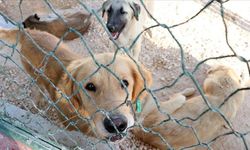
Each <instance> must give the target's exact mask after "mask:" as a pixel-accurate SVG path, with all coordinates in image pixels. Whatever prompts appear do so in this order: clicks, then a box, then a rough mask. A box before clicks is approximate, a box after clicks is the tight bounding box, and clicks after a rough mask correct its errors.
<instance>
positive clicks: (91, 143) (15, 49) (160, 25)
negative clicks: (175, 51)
mask: <svg viewBox="0 0 250 150" xmlns="http://www.w3.org/2000/svg"><path fill="white" fill-rule="evenodd" d="M77 1H78V3H79V4H80V5H81V7H83V8H84V9H85V10H87V11H88V12H89V13H90V14H92V17H94V18H96V19H97V21H98V23H100V25H101V26H102V27H103V28H104V30H105V32H106V33H107V34H108V35H109V36H111V34H110V32H109V31H108V29H107V28H106V25H105V22H104V21H103V18H102V17H100V12H99V10H96V9H93V8H91V7H90V6H88V5H87V4H86V2H84V0H77ZM140 1H141V3H142V6H143V7H144V8H145V9H146V11H147V13H148V14H149V16H150V18H151V19H152V20H153V21H154V25H152V26H150V27H148V28H146V29H144V30H143V31H141V33H140V34H139V35H138V36H137V37H136V38H135V39H134V41H133V43H132V44H131V45H128V48H126V47H120V46H119V45H118V44H117V43H116V41H115V40H112V42H113V43H114V45H115V46H116V47H117V49H116V51H115V53H114V57H113V59H112V60H110V64H113V63H114V61H115V60H116V57H117V54H118V52H119V51H123V52H124V53H126V54H127V55H128V56H129V57H130V59H131V60H133V62H134V63H135V64H136V66H137V69H138V70H139V72H140V74H141V76H142V78H143V81H144V89H143V90H142V91H141V92H140V93H139V95H138V96H137V97H139V96H140V95H141V94H142V93H143V92H144V91H147V92H148V93H149V94H150V95H151V97H152V98H153V99H154V101H155V104H156V105H157V108H158V110H159V112H161V113H162V114H164V115H166V119H165V120H163V121H162V122H161V123H160V124H159V125H161V124H166V123H168V122H172V121H173V122H176V123H177V124H178V125H179V126H182V127H185V128H190V129H191V130H192V131H193V134H194V135H195V136H196V140H197V144H195V145H192V146H188V147H183V148H182V149H191V148H194V147H199V146H202V147H204V148H207V149H212V147H211V145H212V144H213V143H214V142H215V141H217V140H218V139H220V138H222V137H225V136H229V135H234V136H236V137H237V138H239V139H241V140H242V143H243V145H244V147H245V149H247V150H248V149H249V144H248V143H247V142H246V136H247V135H249V134H250V131H245V132H239V131H238V130H236V129H235V128H234V127H233V126H232V124H231V122H230V121H229V119H228V118H227V117H226V116H225V115H224V114H223V112H221V110H220V108H221V107H222V106H223V105H224V104H225V103H226V102H227V101H229V99H230V97H232V96H233V95H235V94H236V93H238V92H241V91H246V90H250V87H244V88H240V89H237V90H235V91H234V92H233V93H231V94H230V95H229V96H228V97H226V98H225V99H224V102H223V103H222V104H221V105H220V106H219V107H218V108H216V107H214V106H212V105H211V104H210V102H209V100H208V99H207V97H206V96H205V94H204V91H203V89H202V88H201V85H200V84H199V83H198V81H197V79H196V78H195V76H194V73H195V72H197V70H199V68H200V67H201V66H202V65H203V64H204V63H205V62H207V61H209V60H220V59H224V58H237V59H238V60H240V61H241V62H242V63H245V66H246V68H247V70H248V74H249V75H250V67H249V62H250V60H247V59H246V58H244V57H243V56H240V55H238V54H237V53H236V51H235V50H234V49H233V47H232V46H231V45H230V42H229V37H228V36H229V35H228V26H227V21H226V19H225V12H224V10H225V9H224V3H227V2H228V0H227V1H223V0H210V1H208V2H207V3H206V4H205V5H204V7H203V8H202V9H200V10H199V11H198V12H197V13H195V14H194V15H193V16H191V17H190V18H189V19H187V20H185V21H183V22H180V23H177V24H174V25H167V24H165V23H161V22H160V21H158V20H157V19H156V18H154V16H153V14H151V12H150V10H147V8H146V6H145V5H144V1H143V0H140ZM22 2H23V0H20V1H19V5H18V6H19V13H20V15H21V20H23V19H24V17H23V10H22V7H21V6H22ZM44 2H45V4H46V5H47V6H48V8H49V9H50V10H51V11H52V12H53V13H54V14H55V15H56V16H57V17H58V18H60V19H61V20H62V21H63V22H64V23H65V20H64V18H63V16H61V15H60V14H59V13H57V10H56V9H55V8H54V6H53V4H52V3H51V1H49V0H44ZM214 3H217V4H219V6H220V16H221V21H222V23H223V25H224V30H225V32H224V33H225V42H226V44H227V46H228V48H229V49H230V50H231V54H229V55H223V56H217V57H210V58H206V59H204V60H202V61H200V62H198V64H197V65H196V66H195V67H194V69H193V70H191V71H189V70H188V69H187V66H186V64H185V60H184V58H185V54H184V48H183V46H182V44H181V42H179V40H178V39H177V38H176V36H175V35H174V33H173V32H172V29H174V28H178V27H180V26H182V25H184V24H188V23H189V22H190V21H191V20H193V19H194V18H196V17H199V15H200V14H201V13H202V12H203V11H205V10H206V9H207V8H209V7H210V6H211V5H212V4H214ZM0 15H1V16H2V17H4V19H5V20H6V21H7V22H10V23H12V24H13V25H14V26H16V27H17V28H18V29H19V30H21V31H22V32H23V33H25V35H26V36H28V37H29V38H30V39H31V41H32V42H33V43H34V45H35V46H36V47H37V48H38V49H39V50H40V51H41V52H42V53H43V54H45V56H46V57H44V59H43V62H42V63H41V64H43V66H41V67H40V68H39V69H37V68H36V67H33V68H32V69H34V70H35V72H36V74H39V76H41V77H43V78H44V79H46V80H47V81H48V82H49V83H50V85H51V86H52V87H53V88H54V90H56V91H58V92H59V93H60V94H61V98H59V99H56V100H52V99H51V97H50V96H48V94H47V93H45V92H43V91H44V90H43V89H42V88H41V87H39V86H38V84H37V79H34V78H32V77H31V76H30V75H29V74H27V73H26V72H25V70H24V69H23V67H22V66H21V65H20V64H18V63H17V62H16V60H15V59H14V58H13V54H14V53H17V54H19V55H20V57H22V59H24V60H26V61H27V63H29V64H30V65H31V66H32V63H31V62H30V61H29V60H28V59H27V58H25V56H23V55H22V54H21V52H20V50H19V49H18V47H17V43H16V44H14V45H10V44H8V43H6V42H5V41H2V40H1V41H0V43H1V44H3V45H4V46H5V47H8V48H10V49H12V53H11V55H6V54H4V53H1V52H0V58H1V59H5V62H11V63H13V64H14V65H15V66H16V67H17V68H18V70H20V71H21V72H23V74H24V75H25V76H26V77H27V78H28V79H29V81H30V84H32V85H33V86H35V87H36V88H37V89H39V92H40V93H42V95H43V97H44V98H45V99H46V101H47V102H48V107H47V108H46V109H43V110H42V109H39V108H38V107H37V106H36V104H35V103H34V102H33V101H32V100H31V99H29V101H30V102H31V103H32V105H33V106H34V107H35V109H36V111H37V112H36V113H37V114H38V115H40V116H43V117H46V119H47V120H49V122H54V121H53V120H52V119H51V118H50V117H47V116H46V115H45V114H46V113H47V112H48V111H49V110H50V109H51V108H54V109H56V111H57V112H58V113H59V114H60V115H61V116H63V118H64V120H65V121H64V122H67V123H68V125H67V126H65V127H62V128H58V129H56V130H53V131H49V132H48V133H47V136H48V137H49V138H50V139H52V141H53V142H55V143H57V144H59V143H60V141H57V139H56V136H57V135H56V134H57V133H58V132H61V133H64V136H65V137H67V138H68V139H71V140H70V141H71V142H73V143H74V144H75V147H74V149H82V148H83V149H85V148H86V147H90V148H94V147H96V145H97V144H99V143H104V144H105V145H107V147H108V148H110V149H114V147H113V146H112V145H111V144H110V142H109V141H108V140H107V139H101V140H96V141H95V140H93V139H92V138H91V137H87V136H84V137H85V140H86V141H87V144H86V145H85V147H82V146H79V143H77V142H76V141H74V139H73V138H72V137H71V136H69V135H68V134H67V130H68V128H69V127H70V126H74V127H75V129H77V131H79V132H81V131H80V129H79V128H78V126H77V124H78V123H80V122H87V123H88V124H89V125H90V124H91V123H90V121H91V119H93V118H94V117H95V115H96V114H97V113H102V114H103V115H104V116H106V117H108V118H109V115H108V114H109V113H110V112H112V111H115V110H117V109H119V108H120V107H121V106H123V105H129V106H130V107H131V108H133V105H134V104H133V103H132V101H130V100H128V97H129V94H131V93H129V92H128V90H127V89H125V91H126V94H127V96H126V98H125V100H124V102H123V103H121V104H120V105H119V106H117V107H116V108H114V109H112V110H109V111H107V110H104V109H102V108H99V107H98V106H97V105H96V103H95V101H94V100H93V99H92V98H91V96H90V95H88V92H87V91H86V89H85V88H84V86H83V85H84V83H86V81H87V80H88V79H89V78H91V77H93V76H94V75H95V74H96V73H97V72H98V71H99V70H100V69H105V70H106V71H107V72H109V73H110V74H111V75H113V76H114V77H115V78H116V79H117V80H118V81H122V80H121V78H120V77H119V76H117V75H116V73H115V72H113V71H112V70H111V69H110V68H109V67H108V65H110V64H108V65H105V64H102V63H100V62H98V60H97V59H96V56H95V54H94V52H93V50H92V49H91V48H90V46H89V43H88V42H87V39H86V37H85V36H83V35H82V34H81V33H80V32H78V31H77V30H76V29H74V28H69V30H68V31H67V32H65V33H64V35H63V36H62V37H61V38H60V40H59V42H58V43H57V46H56V47H55V48H54V49H53V50H52V51H50V52H49V53H47V52H46V51H45V50H44V49H43V48H42V47H40V46H39V45H38V44H37V43H36V41H34V40H33V39H32V36H31V35H29V33H28V32H26V30H24V28H23V26H22V24H21V23H20V22H15V21H14V20H12V19H10V18H9V17H8V16H7V15H6V14H4V13H3V12H0ZM152 28H163V29H165V30H167V31H168V33H169V34H170V35H171V37H172V38H173V40H174V41H175V42H176V44H177V45H178V47H179V53H180V56H181V60H180V64H181V70H182V72H181V74H180V75H179V76H178V77H177V78H176V79H175V80H173V81H172V82H171V83H170V84H169V85H164V86H162V87H159V88H155V89H152V88H150V87H148V85H147V84H146V83H147V82H146V78H145V77H144V76H143V74H142V71H141V67H140V65H139V64H138V62H137V61H135V60H134V59H133V57H131V56H130V54H129V51H130V49H131V48H132V47H133V46H134V44H135V43H136V42H137V40H138V39H139V37H140V36H142V34H143V33H145V32H147V31H148V30H150V29H152ZM70 32H74V33H76V34H77V35H78V36H79V38H80V40H81V44H82V45H83V46H84V48H85V49H86V50H87V51H88V53H89V55H90V57H91V58H92V60H93V62H94V63H95V64H96V65H97V66H98V67H97V69H96V70H95V71H94V72H93V73H92V74H91V75H89V76H88V77H87V78H85V79H84V80H82V81H81V82H79V81H77V80H76V79H75V78H74V77H73V76H72V74H71V73H70V72H68V71H67V69H66V67H65V66H64V65H63V63H62V61H61V60H60V59H58V58H57V57H56V55H55V52H56V51H57V49H58V46H59V44H60V43H62V42H63V39H64V38H65V36H67V35H68V34H69V33H70ZM90 32H91V31H90ZM19 38H20V37H19V36H18V37H17V41H18V40H19ZM49 58H53V59H55V60H56V61H57V62H58V64H59V66H60V67H61V68H62V69H63V71H64V72H65V73H66V74H67V76H68V77H69V78H70V80H72V81H73V83H74V84H75V85H77V86H78V87H79V88H78V89H77V90H75V91H74V92H73V93H71V95H67V94H65V93H63V92H62V91H60V89H59V88H58V87H57V86H56V85H55V84H54V83H53V82H52V81H51V80H50V79H49V77H47V76H46V75H45V73H44V71H45V70H44V69H45V68H46V66H47V65H49V64H48V59H49ZM1 65H2V64H1ZM184 76H185V77H188V78H190V79H191V80H192V82H193V83H194V85H195V87H196V88H197V89H198V92H199V94H200V95H201V96H202V98H203V100H204V102H205V103H206V105H207V109H206V110H205V111H204V112H202V113H201V114H200V115H199V116H198V117H196V118H190V117H185V118H182V119H176V118H174V117H173V116H171V114H169V113H167V112H166V110H162V108H161V106H160V104H159V101H160V100H159V99H158V98H157V96H156V93H157V92H160V91H162V90H165V89H169V88H171V87H173V86H174V85H175V84H176V83H177V82H178V81H179V80H180V79H181V78H183V77H184ZM13 82H14V81H13ZM17 82H18V81H17ZM17 84H19V83H17ZM121 84H123V82H121ZM24 90H27V91H28V89H27V88H24ZM79 91H82V92H83V93H84V94H86V95H87V96H88V97H89V98H90V100H91V102H92V103H93V105H95V106H96V108H97V111H96V112H95V113H94V114H93V115H92V116H90V117H84V116H82V115H81V114H80V113H79V112H78V110H77V109H76V108H75V107H74V105H73V104H72V102H71V98H72V97H74V96H77V94H78V93H79ZM0 99H1V98H0ZM63 99H66V100H67V102H68V103H69V104H70V106H71V108H73V109H74V114H76V115H75V116H73V117H78V120H75V121H72V119H73V118H69V117H68V116H67V115H65V114H64V113H63V111H62V110H61V109H60V108H59V107H58V106H57V104H58V103H60V101H62V100H63ZM28 109H29V108H26V110H28ZM132 110H134V109H132ZM4 111H5V110H3V112H4ZM209 111H213V112H216V113H218V114H219V115H220V116H221V117H222V118H223V119H224V121H225V123H226V124H227V126H228V127H229V129H230V131H228V132H226V133H223V134H221V135H219V136H217V137H215V138H213V139H212V140H210V141H209V142H207V143H204V142H203V141H201V140H200V139H199V136H198V135H197V133H196V129H194V128H193V127H192V126H190V125H186V124H185V123H184V121H185V120H190V121H197V120H198V119H199V118H201V117H202V116H203V115H205V114H206V113H207V112H209ZM133 113H134V116H136V112H135V111H134V112H133ZM0 119H2V120H3V121H7V122H10V123H12V124H16V121H19V120H18V119H16V120H13V118H10V116H9V115H8V114H6V113H4V114H1V116H0ZM135 119H137V118H135ZM31 121H32V120H31ZM135 127H139V128H141V129H142V130H143V131H145V132H148V133H152V134H154V135H155V136H159V137H160V139H161V140H162V141H163V142H164V143H165V144H166V147H167V148H168V149H173V148H172V146H171V144H169V142H168V140H167V139H165V138H164V137H163V136H162V135H161V134H160V133H158V132H155V131H154V130H153V129H152V128H146V127H144V126H143V125H142V124H140V123H136V124H135V125H134V126H132V127H131V128H135ZM19 128H21V129H22V130H25V131H27V132H31V133H32V132H33V131H30V130H28V129H27V128H29V127H28V126H26V124H25V123H24V124H22V125H21V127H19ZM116 131H117V132H118V130H117V129H116ZM92 132H94V133H95V134H97V133H96V131H95V129H94V128H92ZM126 135H127V132H126V133H125V135H124V136H126ZM35 138H38V137H37V136H36V137H35ZM48 143H50V142H48ZM59 149H60V148H59Z"/></svg>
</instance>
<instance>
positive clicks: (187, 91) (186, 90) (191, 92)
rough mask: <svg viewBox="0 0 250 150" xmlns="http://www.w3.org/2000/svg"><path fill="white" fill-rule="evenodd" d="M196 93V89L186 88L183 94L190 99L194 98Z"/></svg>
mask: <svg viewBox="0 0 250 150" xmlns="http://www.w3.org/2000/svg"><path fill="white" fill-rule="evenodd" d="M194 93H195V89H194V88H186V89H185V90H183V91H182V92H181V94H182V95H184V96H186V97H188V96H192V95H193V94H194Z"/></svg>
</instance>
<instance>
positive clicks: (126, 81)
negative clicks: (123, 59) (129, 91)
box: [121, 80, 129, 88]
mask: <svg viewBox="0 0 250 150" xmlns="http://www.w3.org/2000/svg"><path fill="white" fill-rule="evenodd" d="M122 83H123V84H124V85H125V86H126V87H128V85H129V83H128V80H122ZM123 84H121V86H122V88H124V86H123Z"/></svg>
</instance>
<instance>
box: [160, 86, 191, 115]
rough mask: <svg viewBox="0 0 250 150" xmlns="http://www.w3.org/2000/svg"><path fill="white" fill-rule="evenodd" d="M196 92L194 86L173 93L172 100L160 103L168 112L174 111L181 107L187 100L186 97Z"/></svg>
mask: <svg viewBox="0 0 250 150" xmlns="http://www.w3.org/2000/svg"><path fill="white" fill-rule="evenodd" d="M194 92H195V89H194V88H187V89H185V90H184V91H182V92H180V93H177V94H175V95H173V96H172V97H171V98H170V100H168V101H166V102H161V103H160V105H161V107H162V109H164V110H166V111H167V112H168V113H170V114H171V113H173V112H175V111H176V110H177V109H179V108H180V107H181V106H182V105H183V104H184V103H185V102H186V97H187V96H191V95H193V94H194Z"/></svg>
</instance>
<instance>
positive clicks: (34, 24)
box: [23, 9, 92, 40]
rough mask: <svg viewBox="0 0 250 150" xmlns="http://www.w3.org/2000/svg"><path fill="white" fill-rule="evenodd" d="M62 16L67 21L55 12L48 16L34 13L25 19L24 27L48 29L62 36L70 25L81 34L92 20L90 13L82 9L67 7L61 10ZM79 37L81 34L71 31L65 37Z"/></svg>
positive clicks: (71, 38) (86, 29) (70, 38)
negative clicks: (76, 9)
mask: <svg viewBox="0 0 250 150" xmlns="http://www.w3.org/2000/svg"><path fill="white" fill-rule="evenodd" d="M60 12H61V11H58V13H60ZM60 16H62V18H63V19H64V20H65V23H64V22H63V20H62V19H61V18H59V17H58V16H56V15H55V14H49V15H46V16H44V15H41V16H40V15H38V14H34V15H31V16H29V17H27V18H26V19H25V20H24V22H23V26H24V28H30V29H37V30H41V31H46V32H49V33H51V34H53V35H55V36H57V37H58V38H61V37H62V36H63V35H64V34H65V32H66V31H68V30H69V28H70V27H71V28H74V29H75V30H77V31H78V32H80V33H81V34H84V33H86V32H87V31H88V29H89V27H90V24H91V22H92V21H91V17H90V14H89V13H87V12H83V11H80V10H78V11H75V10H71V9H67V10H64V11H63V12H61V13H60ZM78 37H79V36H78V35H77V34H76V33H74V32H69V33H68V34H67V35H66V36H65V37H64V39H65V40H73V39H75V38H78Z"/></svg>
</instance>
